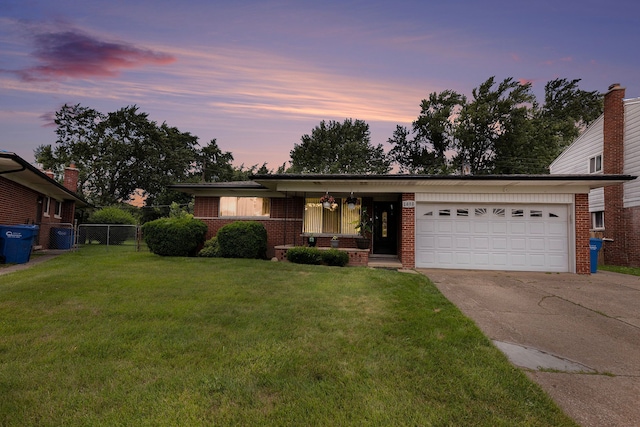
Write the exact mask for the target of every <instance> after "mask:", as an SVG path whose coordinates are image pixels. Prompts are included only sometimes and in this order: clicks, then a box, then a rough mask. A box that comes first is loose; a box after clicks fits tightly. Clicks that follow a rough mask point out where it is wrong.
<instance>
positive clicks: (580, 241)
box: [574, 194, 591, 274]
mask: <svg viewBox="0 0 640 427" xmlns="http://www.w3.org/2000/svg"><path fill="white" fill-rule="evenodd" d="M574 216H575V222H576V224H575V226H576V273H578V274H591V250H590V248H589V238H590V231H589V229H590V228H591V216H590V214H589V195H588V194H576V195H575V215H574Z"/></svg>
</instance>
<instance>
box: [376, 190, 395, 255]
mask: <svg viewBox="0 0 640 427" xmlns="http://www.w3.org/2000/svg"><path fill="white" fill-rule="evenodd" d="M398 215H400V211H399V209H398V203H397V202H374V203H373V253H374V254H388V255H397V254H398V221H399V220H398Z"/></svg>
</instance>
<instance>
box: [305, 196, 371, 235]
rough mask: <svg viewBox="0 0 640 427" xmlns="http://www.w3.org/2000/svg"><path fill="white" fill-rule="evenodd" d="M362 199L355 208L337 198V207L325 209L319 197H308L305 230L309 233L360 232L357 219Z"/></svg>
mask: <svg viewBox="0 0 640 427" xmlns="http://www.w3.org/2000/svg"><path fill="white" fill-rule="evenodd" d="M361 206H362V200H360V199H358V204H357V205H356V208H355V209H349V208H348V207H347V205H345V204H344V203H342V200H340V199H336V208H335V209H325V208H323V207H322V203H320V198H319V197H315V198H314V197H308V198H306V199H305V204H304V221H303V226H302V227H303V231H304V232H305V233H309V234H358V233H357V232H356V229H355V224H356V221H358V219H359V218H360V207H361Z"/></svg>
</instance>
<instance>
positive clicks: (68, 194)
mask: <svg viewBox="0 0 640 427" xmlns="http://www.w3.org/2000/svg"><path fill="white" fill-rule="evenodd" d="M0 159H8V160H11V161H13V162H14V163H15V164H16V167H15V168H12V169H8V170H4V171H0V176H4V177H5V178H7V179H11V174H14V173H22V172H27V173H30V174H32V175H35V176H36V177H38V179H40V180H43V182H44V183H45V185H46V186H52V187H53V190H54V191H53V192H55V193H56V194H61V193H62V195H63V196H64V198H65V199H66V200H73V201H74V202H76V204H77V205H78V206H80V207H88V206H92V205H91V204H90V203H89V202H87V201H86V200H84V199H83V198H82V197H80V196H78V195H77V194H76V193H74V192H73V191H71V190H69V189H68V188H67V187H65V186H64V185H62V184H60V183H59V182H58V181H56V180H55V179H51V178H49V177H48V176H47V175H46V174H45V173H44V172H42V171H41V170H39V169H38V168H36V167H34V166H33V165H31V164H30V163H29V162H27V161H26V160H24V159H23V158H22V157H20V156H18V155H17V154H15V153H10V152H7V151H0ZM12 181H13V180H12ZM20 185H24V184H22V183H20ZM32 190H35V191H37V192H39V193H41V192H42V191H41V190H39V189H37V188H32Z"/></svg>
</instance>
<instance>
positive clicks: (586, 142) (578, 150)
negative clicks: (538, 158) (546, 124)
mask: <svg viewBox="0 0 640 427" xmlns="http://www.w3.org/2000/svg"><path fill="white" fill-rule="evenodd" d="M603 126H604V116H600V117H598V119H596V121H595V122H593V123H592V124H591V126H589V127H588V128H587V130H585V131H584V132H583V133H582V135H580V136H579V137H578V138H577V139H576V140H575V141H574V142H573V143H572V144H571V145H570V146H569V147H567V148H566V149H565V150H564V152H563V153H562V154H560V156H558V158H557V159H555V160H554V161H553V163H551V166H550V167H549V170H550V172H551V173H552V174H584V173H589V158H590V157H593V156H595V155H598V154H602V140H603V139H604V130H603Z"/></svg>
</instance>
